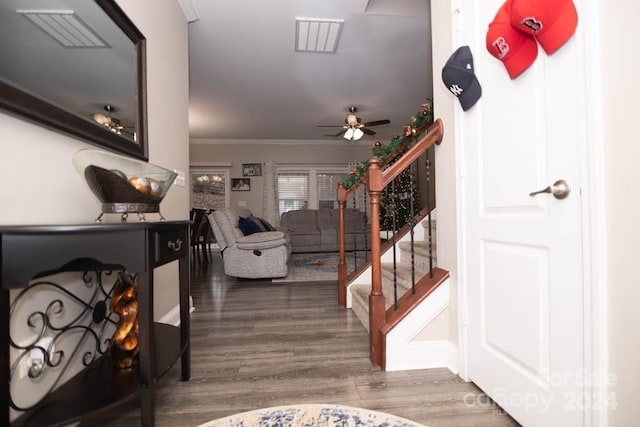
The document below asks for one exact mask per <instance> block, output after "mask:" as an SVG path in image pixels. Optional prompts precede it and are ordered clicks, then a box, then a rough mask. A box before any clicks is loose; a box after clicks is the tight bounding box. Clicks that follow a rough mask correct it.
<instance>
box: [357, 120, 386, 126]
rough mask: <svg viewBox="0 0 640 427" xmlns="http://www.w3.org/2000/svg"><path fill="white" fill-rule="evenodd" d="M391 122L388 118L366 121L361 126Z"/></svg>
mask: <svg viewBox="0 0 640 427" xmlns="http://www.w3.org/2000/svg"><path fill="white" fill-rule="evenodd" d="M389 123H391V121H390V120H376V121H373V122H367V123H363V124H362V125H363V126H378V125H386V124H389Z"/></svg>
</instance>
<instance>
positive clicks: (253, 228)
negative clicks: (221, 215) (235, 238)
mask: <svg viewBox="0 0 640 427" xmlns="http://www.w3.org/2000/svg"><path fill="white" fill-rule="evenodd" d="M238 227H240V231H242V234H244V235H245V236H248V235H250V234H253V233H260V231H261V230H260V227H258V226H257V224H256V223H255V222H253V221H251V219H250V218H244V217H240V219H239V220H238Z"/></svg>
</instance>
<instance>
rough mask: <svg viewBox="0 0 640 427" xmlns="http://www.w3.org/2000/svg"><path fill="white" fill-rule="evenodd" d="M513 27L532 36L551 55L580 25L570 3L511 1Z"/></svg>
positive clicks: (531, 0)
mask: <svg viewBox="0 0 640 427" xmlns="http://www.w3.org/2000/svg"><path fill="white" fill-rule="evenodd" d="M507 2H508V3H511V24H512V25H513V26H514V27H515V28H517V29H518V30H520V31H522V32H524V33H526V34H529V35H532V36H533V37H535V39H536V40H537V41H538V43H540V46H542V48H543V49H544V51H545V52H546V53H547V54H548V55H551V54H552V53H554V52H555V51H556V50H558V49H559V48H560V47H561V46H562V45H563V44H565V43H566V42H567V40H569V39H570V38H571V36H572V35H573V33H574V32H575V31H576V27H577V26H578V12H577V11H576V6H575V5H574V4H573V1H571V0H508V1H507Z"/></svg>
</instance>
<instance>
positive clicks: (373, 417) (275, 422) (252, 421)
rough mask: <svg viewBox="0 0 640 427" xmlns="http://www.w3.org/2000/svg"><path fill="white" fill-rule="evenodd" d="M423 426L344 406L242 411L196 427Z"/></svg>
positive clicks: (293, 406) (367, 410)
mask: <svg viewBox="0 0 640 427" xmlns="http://www.w3.org/2000/svg"><path fill="white" fill-rule="evenodd" d="M250 426H251V427H254V426H255V427H276V426H277V427H338V426H339V427H426V426H425V425H424V424H418V423H416V422H414V421H411V420H408V419H406V418H402V417H398V416H395V415H391V414H387V413H384V412H378V411H371V410H369V409H363V408H355V407H352V406H344V405H330V404H326V405H324V404H306V405H292V406H276V407H272V408H263V409H256V410H254V411H248V412H242V413H240V414H235V415H231V416H228V417H225V418H220V419H218V420H213V421H209V422H208V423H205V424H201V425H200V426H199V427H250Z"/></svg>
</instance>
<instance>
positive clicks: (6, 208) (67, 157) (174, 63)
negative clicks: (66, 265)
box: [0, 0, 189, 318]
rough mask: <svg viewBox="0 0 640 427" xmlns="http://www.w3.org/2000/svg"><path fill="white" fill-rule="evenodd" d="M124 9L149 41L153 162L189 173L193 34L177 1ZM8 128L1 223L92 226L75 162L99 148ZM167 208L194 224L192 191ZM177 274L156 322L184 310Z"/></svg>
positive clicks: (164, 284)
mask: <svg viewBox="0 0 640 427" xmlns="http://www.w3.org/2000/svg"><path fill="white" fill-rule="evenodd" d="M118 4H119V5H120V6H121V7H122V9H123V10H124V11H125V13H127V15H128V16H129V17H130V18H131V20H132V21H133V22H134V23H135V24H136V25H137V26H138V29H139V30H140V31H141V32H142V33H143V34H144V35H145V37H146V38H147V64H148V86H147V88H148V110H149V121H148V124H149V161H150V162H151V163H154V164H157V165H160V166H163V167H166V168H168V169H179V170H182V171H187V170H188V157H189V152H188V120H187V114H188V39H187V35H188V33H187V23H186V20H185V18H184V15H183V14H182V10H181V9H180V7H179V6H178V4H177V2H176V1H175V0H120V1H118ZM0 129H2V132H1V134H0V143H1V145H0V146H1V147H2V155H1V156H0V179H1V182H2V190H1V193H0V194H2V196H1V197H0V224H2V225H15V224H83V223H92V222H93V220H94V219H95V218H96V217H97V216H98V214H99V213H100V210H101V208H100V204H99V202H98V200H97V199H96V198H95V196H94V195H93V193H91V191H90V190H89V188H88V187H87V185H86V183H85V182H84V178H83V177H82V176H80V175H79V174H78V173H77V172H76V170H75V169H74V168H73V165H72V163H71V159H72V157H73V154H74V152H75V151H77V150H79V149H81V148H92V147H93V146H91V145H88V144H86V143H84V142H83V141H80V140H77V139H74V138H71V137H68V136H66V135H62V134H60V133H57V132H53V131H50V130H48V129H45V128H43V127H40V126H38V125H36V124H32V123H30V122H26V121H23V120H21V119H19V118H15V117H13V116H9V115H6V114H4V113H2V112H0ZM161 209H162V212H163V214H164V216H165V217H167V219H188V218H189V216H188V210H189V202H188V192H187V188H186V187H175V186H174V187H172V188H171V189H170V190H169V192H168V194H167V196H166V198H165V200H164V201H163V202H162V204H161ZM150 217H151V215H150ZM150 219H152V218H150ZM105 221H119V218H109V219H105ZM170 270H175V272H176V274H177V267H174V268H173V269H171V268H167V269H163V274H157V275H156V292H155V293H156V304H155V314H156V318H160V317H162V316H163V315H164V314H166V313H167V312H168V311H169V310H170V309H171V308H172V307H174V306H175V305H176V304H177V295H178V294H177V284H176V280H175V275H174V272H173V271H170ZM165 272H166V274H164V273H165Z"/></svg>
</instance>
